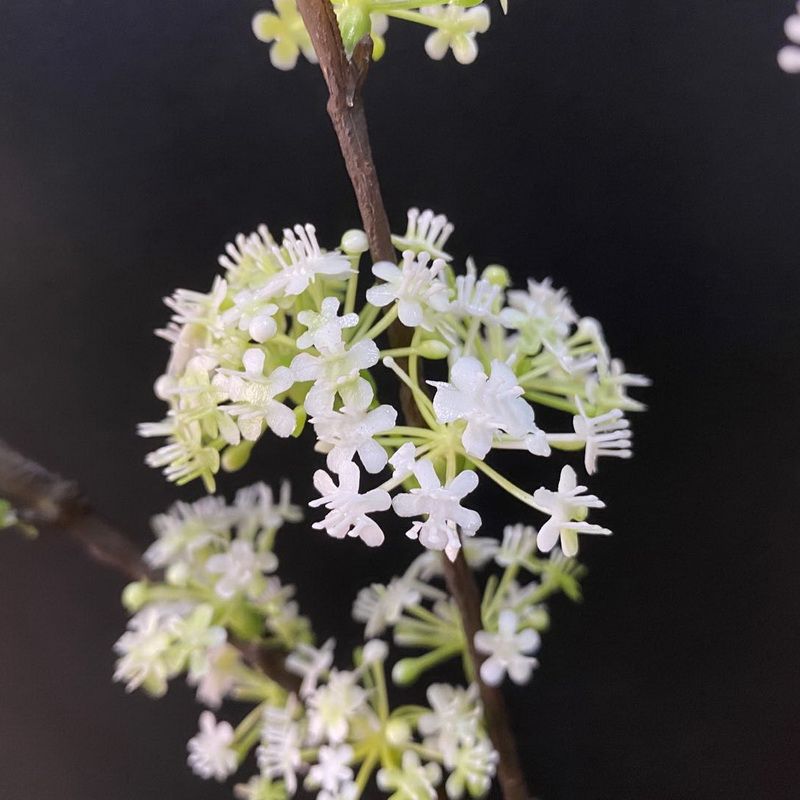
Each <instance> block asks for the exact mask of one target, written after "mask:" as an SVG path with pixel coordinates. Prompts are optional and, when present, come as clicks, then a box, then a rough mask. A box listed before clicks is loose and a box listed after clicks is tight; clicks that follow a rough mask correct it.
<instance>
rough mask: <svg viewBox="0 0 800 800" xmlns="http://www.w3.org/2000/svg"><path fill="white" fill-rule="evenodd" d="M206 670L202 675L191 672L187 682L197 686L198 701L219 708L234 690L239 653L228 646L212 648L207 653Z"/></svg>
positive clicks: (222, 645)
mask: <svg viewBox="0 0 800 800" xmlns="http://www.w3.org/2000/svg"><path fill="white" fill-rule="evenodd" d="M205 660H206V668H205V670H204V671H203V672H202V673H193V672H191V671H190V672H189V674H188V675H187V678H186V680H187V682H188V683H189V685H190V686H197V700H198V702H200V703H202V704H203V705H205V706H208V707H209V708H219V707H220V706H221V705H222V701H223V700H224V699H225V698H226V697H227V695H228V693H229V692H230V690H231V689H232V688H233V686H234V684H235V682H236V679H235V677H234V670H235V668H236V666H237V664H238V662H239V651H238V650H237V649H236V648H235V647H232V646H231V645H228V644H221V645H219V646H218V647H212V648H210V649H209V650H208V652H207V653H206V659H205Z"/></svg>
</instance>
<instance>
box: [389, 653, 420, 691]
mask: <svg viewBox="0 0 800 800" xmlns="http://www.w3.org/2000/svg"><path fill="white" fill-rule="evenodd" d="M420 672H421V670H420V665H419V659H416V658H402V659H400V661H398V662H397V663H396V664H395V665H394V667H393V668H392V680H393V681H394V682H395V684H396V685H397V686H410V685H411V684H412V683H414V681H416V680H417V678H419V675H420Z"/></svg>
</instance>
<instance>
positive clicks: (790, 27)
mask: <svg viewBox="0 0 800 800" xmlns="http://www.w3.org/2000/svg"><path fill="white" fill-rule="evenodd" d="M783 30H784V32H785V33H786V38H787V39H788V40H789V41H790V42H791V44H787V45H786V46H785V47H782V48H781V49H780V50H779V51H778V64H779V66H780V68H781V69H782V70H783V71H784V72H789V73H795V74H796V73H800V3H798V4H797V6H796V8H795V13H794V14H792V15H791V16H790V17H789V18H788V19H787V20H786V22H785V23H784V25H783Z"/></svg>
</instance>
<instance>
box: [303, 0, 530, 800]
mask: <svg viewBox="0 0 800 800" xmlns="http://www.w3.org/2000/svg"><path fill="white" fill-rule="evenodd" d="M297 7H298V9H299V11H300V14H301V15H302V17H303V22H304V23H305V26H306V29H307V30H308V32H309V35H310V36H311V41H312V43H313V44H314V50H315V51H316V54H317V58H318V59H319V63H320V67H321V68H322V74H323V76H324V78H325V82H326V83H327V85H328V91H329V95H330V97H329V100H328V114H329V116H330V118H331V122H332V123H333V128H334V130H335V132H336V136H337V138H338V140H339V147H340V149H341V151H342V155H343V156H344V161H345V165H346V167H347V173H348V175H349V176H350V181H351V183H352V184H353V190H354V191H355V195H356V200H357V201H358V208H359V211H360V212H361V219H362V221H363V223H364V230H365V231H366V233H367V237H368V239H369V245H370V254H371V255H372V258H373V260H375V261H384V260H389V261H394V260H395V251H394V247H393V246H392V240H391V233H390V229H389V222H388V218H387V216H386V209H385V207H384V204H383V197H382V195H381V189H380V184H379V182H378V173H377V170H376V168H375V162H374V160H373V158H372V150H371V147H370V142H369V133H368V130H367V120H366V115H365V113H364V103H363V99H362V96H361V86H362V84H363V82H364V79H365V77H366V72H367V67H368V64H369V56H370V54H371V51H372V42H371V39H370V37H369V36H365V37H364V38H363V39H362V40H361V41H360V42H359V43H358V45H357V46H356V48H355V51H354V53H353V57H352V60H348V58H347V55H346V53H345V49H344V46H343V43H342V38H341V35H340V33H339V26H338V24H337V21H336V16H335V13H334V10H333V6H332V5H331V3H330V1H329V0H298V2H297ZM389 338H390V340H391V345H392V347H402V346H406V345H408V344H409V340H410V330H409V329H407V328H405V327H404V326H402V325H399V324H397V323H395V324H394V325H393V326H392V327H391V328H390V329H389ZM401 403H402V407H403V413H404V416H405V418H406V421H407V422H408V423H409V424H411V425H419V424H423V423H422V420H421V419H420V417H419V411H418V409H417V407H416V405H415V404H414V402H413V401H412V398H411V396H410V393H409V392H408V391H406V390H405V387H403V391H402V392H401ZM442 562H443V566H444V574H445V579H446V581H447V586H448V589H449V590H450V593H451V594H452V596H453V598H454V599H455V601H456V603H457V605H458V608H459V611H460V613H461V618H462V624H463V626H464V632H465V634H466V638H467V641H468V643H469V655H470V659H471V661H472V664H473V666H474V668H475V675H476V681H477V683H478V686H479V689H480V695H481V700H482V702H483V706H484V712H485V715H486V724H487V728H488V730H489V735H490V737H491V739H492V743H493V745H494V747H495V749H496V750H497V752H498V755H499V757H500V760H499V765H498V778H499V781H500V785H501V788H502V791H503V796H504V797H505V800H527V797H528V790H527V787H526V785H525V778H524V775H523V772H522V768H521V765H520V761H519V756H518V754H517V748H516V743H515V741H514V735H513V732H512V730H511V725H510V720H509V715H508V710H507V708H506V703H505V698H504V697H503V694H502V692H501V691H500V690H499V689H498V688H496V687H491V686H487V685H486V684H485V683H484V682H483V681H482V680H481V679H480V673H479V670H480V665H481V663H482V660H483V658H482V656H481V655H480V654H479V653H477V652H476V650H475V646H474V641H473V639H474V635H475V633H476V631H478V630H479V629H480V628H481V613H480V599H479V592H478V587H477V585H476V583H475V578H474V576H473V574H472V571H471V570H470V568H469V566H468V565H467V562H466V560H465V558H464V555H463V550H461V551H459V553H458V556H457V558H456V560H455V562H452V563H451V562H450V561H449V560H448V559H447V558H446V557H445V556H443V557H442Z"/></svg>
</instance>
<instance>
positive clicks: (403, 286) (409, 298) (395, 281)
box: [367, 250, 449, 331]
mask: <svg viewBox="0 0 800 800" xmlns="http://www.w3.org/2000/svg"><path fill="white" fill-rule="evenodd" d="M429 261H430V256H429V255H428V253H425V252H422V253H419V254H415V253H414V252H413V251H412V250H406V251H405V252H404V253H403V262H402V264H401V265H400V266H398V265H397V264H393V263H392V262H391V261H379V262H378V263H377V264H375V265H374V266H373V267H372V272H373V274H374V275H375V276H376V277H378V278H381V279H382V280H384V281H385V283H380V284H378V285H377V286H373V287H372V288H370V289H367V302H369V303H372V305H374V306H378V307H379V308H382V307H383V306H387V305H389V304H390V303H393V302H395V301H396V302H397V316H398V317H399V318H400V322H402V323H403V325H405V326H407V327H409V328H416V327H422V328H425V330H428V331H430V330H433V328H434V322H433V315H432V313H431V312H432V311H435V312H440V313H441V312H443V311H446V310H447V306H448V304H449V299H448V294H449V291H448V288H447V284H445V283H444V281H442V280H441V278H440V275H441V273H442V271H443V270H444V267H445V262H444V260H443V259H441V258H437V259H435V260H434V262H433V264H431V266H430V267H429V266H428V262H429Z"/></svg>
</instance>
